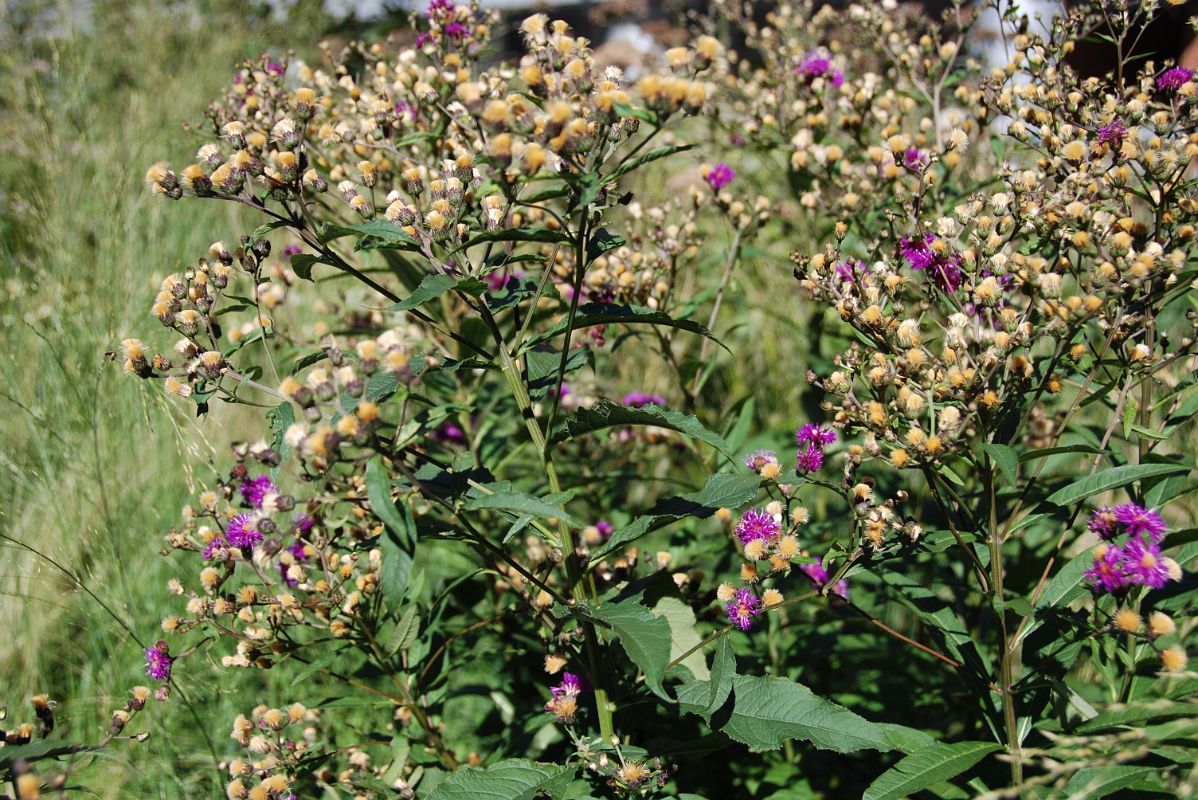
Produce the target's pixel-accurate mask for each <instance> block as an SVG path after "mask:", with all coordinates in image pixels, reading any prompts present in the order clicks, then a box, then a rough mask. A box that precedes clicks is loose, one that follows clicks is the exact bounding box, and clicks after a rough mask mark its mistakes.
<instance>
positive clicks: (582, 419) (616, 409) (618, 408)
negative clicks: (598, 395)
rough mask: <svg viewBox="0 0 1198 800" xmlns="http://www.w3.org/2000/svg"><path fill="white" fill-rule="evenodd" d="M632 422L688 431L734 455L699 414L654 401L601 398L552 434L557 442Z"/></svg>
mask: <svg viewBox="0 0 1198 800" xmlns="http://www.w3.org/2000/svg"><path fill="white" fill-rule="evenodd" d="M629 425H653V426H655V427H658V428H669V429H670V430H673V431H678V432H679V433H685V434H686V435H687V436H690V437H691V438H694V439H698V440H699V441H701V442H704V443H705V444H709V445H711V446H712V447H714V448H715V449H717V450H719V451H720V452H721V453H723V454H724V455H725V456H727V457H728V458H729V459H732V458H734V455H733V453H732V448H731V447H729V445H728V443H727V442H725V441H724V439H723V437H721V436H719V435H718V434H715V433H713V432H711V431H709V430H708V429H707V428H706V427H704V425H703V423H701V422H699V420H698V419H697V418H696V417H692V416H690V415H689V414H683V413H682V412H681V411H675V410H674V409H672V408H663V407H661V406H658V405H654V404H653V403H649V404H648V405H644V406H641V407H640V408H632V407H630V406H624V405H620V404H619V403H613V402H611V401H610V400H600V401H598V402H597V403H595V404H594V405H592V406H590V407H589V408H580V409H579V410H578V411H576V412H574V413H573V414H571V415H570V416H569V417H568V418H567V419H566V424H565V428H564V429H563V430H562V431H560V432H559V433H558V434H557V435H555V436H554V437H553V443H554V444H561V443H562V442H564V441H566V440H567V439H573V438H575V437H577V436H583V435H585V434H588V433H593V432H595V431H600V430H605V429H607V428H623V427H627V426H629Z"/></svg>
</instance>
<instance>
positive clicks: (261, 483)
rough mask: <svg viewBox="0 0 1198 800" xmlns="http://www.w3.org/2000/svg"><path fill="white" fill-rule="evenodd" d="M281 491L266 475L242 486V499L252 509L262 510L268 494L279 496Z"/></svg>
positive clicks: (249, 480) (252, 479)
mask: <svg viewBox="0 0 1198 800" xmlns="http://www.w3.org/2000/svg"><path fill="white" fill-rule="evenodd" d="M278 493H279V489H278V487H277V486H275V485H274V482H273V481H271V479H270V478H269V477H268V476H266V475H259V476H258V477H256V478H249V479H248V480H246V481H245V482H244V483H242V484H241V499H242V500H244V501H245V504H246V505H247V506H249V507H250V508H254V509H258V508H262V502H263V501H264V500H265V499H266V496H267V495H268V494H278Z"/></svg>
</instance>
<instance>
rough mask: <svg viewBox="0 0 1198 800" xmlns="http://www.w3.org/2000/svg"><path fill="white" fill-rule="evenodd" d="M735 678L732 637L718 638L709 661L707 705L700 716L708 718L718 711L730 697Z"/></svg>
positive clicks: (734, 654)
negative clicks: (709, 674)
mask: <svg viewBox="0 0 1198 800" xmlns="http://www.w3.org/2000/svg"><path fill="white" fill-rule="evenodd" d="M735 677H736V653H734V652H733V650H732V637H731V636H728V635H724V636H721V637H720V641H719V643H718V644H717V645H716V648H715V655H714V656H713V657H712V659H711V679H710V680H709V681H708V682H707V685H708V687H709V689H708V693H707V704H706V707H705V708H704V712H705V713H703V714H702V715H703V717H704V718H707V717H710V716H711V715H712V714H714V713H715V712H717V711H719V710H720V708H721V707H722V706H723V705H724V703H726V702H728V698H729V697H731V696H732V681H733V679H734V678H735Z"/></svg>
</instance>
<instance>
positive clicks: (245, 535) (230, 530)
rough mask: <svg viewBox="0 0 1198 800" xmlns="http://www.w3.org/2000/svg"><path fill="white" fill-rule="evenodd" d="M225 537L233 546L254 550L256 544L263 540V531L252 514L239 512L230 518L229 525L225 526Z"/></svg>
mask: <svg viewBox="0 0 1198 800" xmlns="http://www.w3.org/2000/svg"><path fill="white" fill-rule="evenodd" d="M225 539H226V540H227V541H228V543H229V544H230V545H232V546H233V547H239V548H241V549H242V550H253V549H254V545H256V544H257V543H258V542H260V541H262V533H261V531H259V530H258V526H257V524H256V523H255V522H254V519H253V518H252V517H251V516H250V515H248V514H238V515H237V516H235V517H233V519H231V520H229V525H228V527H226V528H225Z"/></svg>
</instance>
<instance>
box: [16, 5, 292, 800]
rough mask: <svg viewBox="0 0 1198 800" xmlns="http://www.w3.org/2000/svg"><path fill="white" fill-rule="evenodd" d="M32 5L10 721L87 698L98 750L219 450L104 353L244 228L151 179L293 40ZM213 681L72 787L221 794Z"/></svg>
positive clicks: (198, 676)
mask: <svg viewBox="0 0 1198 800" xmlns="http://www.w3.org/2000/svg"><path fill="white" fill-rule="evenodd" d="M20 5H21V7H20V8H17V7H16V6H15V5H14V6H13V7H12V8H10V13H9V15H8V17H7V23H4V22H0V28H2V29H3V31H2V32H0V36H2V37H3V41H2V42H0V44H3V47H0V272H2V278H3V286H2V288H3V292H2V295H0V297H2V299H0V341H2V342H3V347H0V537H3V538H0V632H2V633H3V638H2V639H0V706H3V705H6V704H7V705H9V706H10V707H11V708H12V716H13V717H21V718H24V717H27V716H28V713H27V710H26V708H27V707H26V708H22V706H25V704H26V703H27V702H28V697H29V695H31V694H33V693H36V692H48V693H49V694H50V695H51V696H52V697H56V698H60V699H63V700H69V701H70V702H68V703H65V704H64V706H63V707H62V709H61V712H60V718H61V724H62V727H63V728H64V729H65V732H66V735H68V736H69V735H71V734H72V733H74V734H76V735H78V736H80V737H84V738H91V739H94V738H96V736H97V735H98V734H99V733H100V732H102V731H103V730H104V729H105V728H106V727H107V723H108V717H109V714H110V713H111V710H112V709H113V708H117V707H120V706H121V705H122V704H123V702H124V696H125V694H126V692H127V691H128V689H129V688H130V687H132V686H133V685H135V684H138V683H145V682H146V678H145V675H144V672H143V670H142V658H141V652H140V646H141V645H142V644H151V643H153V641H154V640H155V639H157V638H158V631H157V625H158V621H159V620H160V619H161V618H162V616H163V614H165V613H167V612H168V610H170V606H171V605H172V600H174V598H171V597H170V595H168V593H167V591H166V588H165V583H166V581H167V579H168V578H169V577H170V564H169V563H168V562H167V561H166V560H165V559H162V558H161V557H159V555H158V551H159V549H160V547H161V532H162V531H164V530H166V529H167V528H169V526H170V525H171V524H172V522H173V521H174V519H175V518H176V516H177V514H178V509H179V507H180V506H181V504H182V503H184V502H186V499H187V495H188V493H189V492H190V490H191V489H193V488H194V487H195V485H196V484H197V483H199V482H202V481H204V480H206V479H207V478H208V477H209V475H210V474H211V473H209V475H205V474H203V473H202V472H197V470H203V469H205V466H204V465H212V464H214V463H215V453H216V452H218V447H219V444H220V443H219V442H210V441H208V440H207V439H206V438H205V435H204V433H203V432H202V431H201V430H200V428H199V427H198V426H195V425H193V424H192V423H191V421H190V420H189V419H188V418H187V416H186V409H183V408H182V407H181V406H179V405H177V404H170V407H169V408H168V407H167V406H168V404H167V403H166V401H165V398H162V397H160V396H159V395H158V394H156V393H152V392H150V391H148V389H147V388H146V387H143V386H142V385H140V384H139V382H137V381H135V380H131V379H129V378H128V377H126V376H124V375H122V374H121V370H120V367H119V365H118V364H114V363H112V362H111V361H109V360H108V359H107V358H105V352H106V351H109V350H112V349H114V348H116V347H117V346H118V344H119V341H120V339H121V338H123V337H124V336H129V335H134V336H137V335H142V336H145V335H146V334H147V333H148V332H151V331H154V330H155V329H156V328H157V323H155V322H154V320H153V319H152V318H150V317H149V316H148V311H147V308H148V307H147V305H146V304H147V301H148V299H149V298H151V297H152V295H153V292H154V289H155V287H156V283H157V280H160V279H161V277H162V276H164V275H165V274H167V272H169V271H172V270H174V269H177V268H178V267H179V266H180V265H181V264H182V263H183V260H184V259H186V258H189V257H194V255H196V254H198V253H201V252H203V250H204V249H205V248H206V247H207V245H208V244H209V243H210V242H211V241H212V240H213V239H214V238H216V237H217V236H218V235H220V236H224V237H232V238H233V239H235V237H236V235H237V233H238V232H239V231H240V230H241V229H242V227H243V225H239V224H238V223H237V219H236V217H235V216H233V215H232V212H230V211H228V210H226V209H223V208H212V207H210V206H215V205H217V204H207V203H205V204H196V205H195V206H194V207H192V208H190V209H187V210H186V211H184V210H183V209H179V208H177V207H172V206H171V205H170V204H167V203H163V202H161V201H159V200H156V199H155V198H152V197H151V196H150V195H149V192H148V191H147V190H146V187H145V184H144V182H143V174H144V170H145V167H146V165H148V164H149V163H151V162H153V161H154V160H157V159H158V158H161V157H164V156H171V157H173V158H174V159H175V160H176V161H181V160H183V159H186V158H188V157H189V155H190V153H189V152H188V149H189V148H190V147H191V142H190V140H189V137H188V136H186V135H183V134H180V132H179V123H180V121H181V120H183V119H187V118H190V119H197V120H198V118H199V115H200V113H201V112H202V110H203V108H204V107H205V105H206V103H207V102H208V100H209V99H210V98H211V97H212V96H214V95H215V93H216V92H217V90H218V88H219V87H220V86H221V85H222V84H223V83H224V82H225V81H227V80H228V76H229V75H230V74H231V71H232V69H233V66H234V65H235V63H236V62H237V61H238V60H240V59H242V58H245V57H249V56H253V55H256V54H257V53H259V52H262V51H263V50H265V49H269V48H271V47H278V46H279V45H280V44H282V43H283V36H284V33H285V32H284V31H282V30H280V29H278V28H277V27H274V26H273V25H272V24H271V23H270V22H269V21H265V20H264V19H262V18H261V17H259V16H257V15H256V14H254V13H253V10H252V9H250V8H248V7H238V6H236V5H234V4H231V3H224V2H216V3H205V4H200V5H190V6H189V5H176V4H166V3H159V2H156V1H153V0H147V1H146V2H135V3H126V2H121V0H116V1H115V2H107V1H102V2H96V3H92V4H83V3H64V4H62V5H60V6H55V5H53V4H46V3H44V4H32V5H31V4H28V3H26V4H20ZM292 24H293V25H294V24H296V23H294V22H293V23H292ZM293 33H294V30H293ZM184 219H185V220H186V223H185V224H184ZM147 338H149V337H147ZM166 344H169V343H166ZM216 413H217V414H218V415H220V414H222V413H224V414H225V416H224V417H223V418H222V417H219V416H218V423H219V424H216V425H206V426H204V430H205V431H208V432H209V433H211V432H213V431H219V435H220V436H221V437H222V439H224V438H236V434H237V432H238V429H239V428H241V427H242V425H241V424H240V423H239V418H237V417H235V416H232V415H228V414H227V412H221V411H220V410H219V409H218V410H217V412H216ZM207 468H208V469H212V468H214V467H211V466H209V467H207ZM203 674H204V670H203V669H194V670H189V671H188V674H187V675H186V676H184V677H183V683H182V685H181V687H180V688H181V689H182V690H183V692H182V694H176V695H175V697H173V698H172V700H171V702H170V703H169V704H167V705H166V706H164V707H158V706H155V707H153V708H152V712H151V714H150V715H149V716H150V720H151V721H150V729H151V732H152V735H151V738H150V740H149V741H147V742H145V743H144V744H141V745H138V746H134V747H129V748H119V750H118V751H114V752H115V755H114V756H113V757H112V758H109V759H106V760H105V761H104V763H103V764H102V765H101V766H100V767H99V768H98V769H97V768H92V769H89V770H86V771H80V772H79V773H78V774H77V776H76V778H75V780H77V781H78V782H81V783H83V784H84V785H86V786H88V787H90V788H92V789H93V790H94V791H95V792H96V793H97V794H98V795H99V796H103V797H130V796H138V797H195V796H208V795H211V796H217V792H218V790H217V788H216V785H215V783H213V782H211V781H210V779H211V777H212V776H213V757H212V755H211V750H210V748H209V745H208V743H207V742H206V741H205V736H204V734H205V733H211V734H212V735H213V736H215V735H216V733H215V731H217V730H219V729H221V728H222V727H223V726H224V724H225V721H227V720H229V719H231V718H232V716H233V714H235V713H236V711H232V710H231V709H232V707H233V705H234V704H235V703H236V702H237V701H238V700H239V698H237V697H236V696H234V695H232V694H231V693H230V692H227V691H226V690H225V689H224V688H223V687H221V686H219V685H217V684H215V683H213V682H211V681H210V680H208V679H206V678H204V677H203ZM251 688H252V687H251ZM183 694H185V695H186V698H187V701H189V702H185V701H184V698H183V696H182V695H183ZM189 705H190V707H189ZM18 709H20V710H19V711H18ZM193 712H194V715H193ZM213 747H214V748H215V749H216V750H217V752H218V753H219V752H223V751H224V750H225V749H226V748H225V747H224V745H223V743H221V742H216V743H214V745H213ZM220 796H223V793H222V794H221V795H220Z"/></svg>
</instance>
